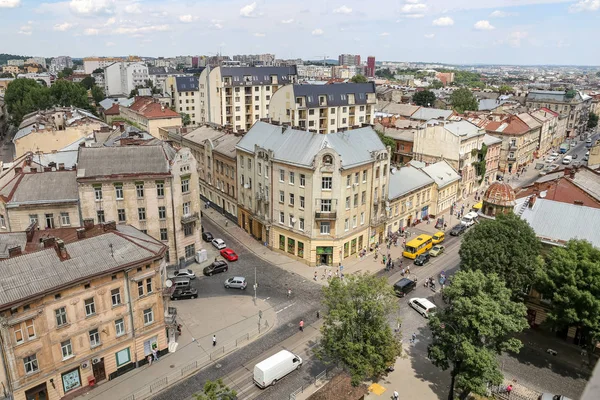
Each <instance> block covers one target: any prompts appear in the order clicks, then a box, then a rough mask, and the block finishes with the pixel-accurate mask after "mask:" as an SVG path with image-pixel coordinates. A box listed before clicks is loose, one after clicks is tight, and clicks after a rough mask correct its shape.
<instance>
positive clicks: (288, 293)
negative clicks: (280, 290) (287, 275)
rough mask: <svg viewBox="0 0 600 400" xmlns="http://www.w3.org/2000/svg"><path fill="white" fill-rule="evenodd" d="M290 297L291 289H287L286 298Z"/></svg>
mask: <svg viewBox="0 0 600 400" xmlns="http://www.w3.org/2000/svg"><path fill="white" fill-rule="evenodd" d="M291 296H292V289H288V292H287V297H291Z"/></svg>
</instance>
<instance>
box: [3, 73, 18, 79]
mask: <svg viewBox="0 0 600 400" xmlns="http://www.w3.org/2000/svg"><path fill="white" fill-rule="evenodd" d="M14 77H15V76H14V75H13V74H12V73H10V72H2V73H1V74H0V78H14Z"/></svg>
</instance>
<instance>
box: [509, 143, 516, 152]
mask: <svg viewBox="0 0 600 400" xmlns="http://www.w3.org/2000/svg"><path fill="white" fill-rule="evenodd" d="M508 149H509V150H510V151H515V150H517V149H518V147H517V145H516V144H514V143H511V144H510V145H509V146H508Z"/></svg>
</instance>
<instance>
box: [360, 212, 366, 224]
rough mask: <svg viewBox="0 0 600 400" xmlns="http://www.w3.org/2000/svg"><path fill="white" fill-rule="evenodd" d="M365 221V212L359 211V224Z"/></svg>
mask: <svg viewBox="0 0 600 400" xmlns="http://www.w3.org/2000/svg"><path fill="white" fill-rule="evenodd" d="M364 223H365V213H364V212H361V213H360V224H361V225H363V224H364Z"/></svg>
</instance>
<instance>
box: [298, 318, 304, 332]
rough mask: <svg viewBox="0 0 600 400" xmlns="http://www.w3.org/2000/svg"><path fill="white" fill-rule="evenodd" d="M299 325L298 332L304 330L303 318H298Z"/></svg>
mask: <svg viewBox="0 0 600 400" xmlns="http://www.w3.org/2000/svg"><path fill="white" fill-rule="evenodd" d="M299 326H300V332H304V320H303V319H301V320H300V324H299Z"/></svg>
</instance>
